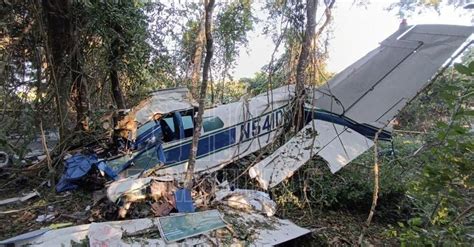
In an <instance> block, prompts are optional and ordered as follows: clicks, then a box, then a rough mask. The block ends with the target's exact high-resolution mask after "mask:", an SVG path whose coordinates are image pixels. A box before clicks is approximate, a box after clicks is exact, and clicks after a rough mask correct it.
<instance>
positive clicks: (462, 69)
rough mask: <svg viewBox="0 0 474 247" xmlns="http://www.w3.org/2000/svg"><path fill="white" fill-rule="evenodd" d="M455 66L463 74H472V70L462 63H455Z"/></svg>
mask: <svg viewBox="0 0 474 247" xmlns="http://www.w3.org/2000/svg"><path fill="white" fill-rule="evenodd" d="M454 68H455V69H456V70H457V71H458V72H459V73H461V74H463V75H472V71H471V70H470V69H469V68H468V67H466V66H464V65H462V64H460V63H456V64H454Z"/></svg>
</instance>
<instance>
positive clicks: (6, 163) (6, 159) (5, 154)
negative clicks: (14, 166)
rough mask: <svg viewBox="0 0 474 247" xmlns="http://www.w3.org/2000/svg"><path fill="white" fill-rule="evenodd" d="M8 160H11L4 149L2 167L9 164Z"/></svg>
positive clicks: (0, 162)
mask: <svg viewBox="0 0 474 247" xmlns="http://www.w3.org/2000/svg"><path fill="white" fill-rule="evenodd" d="M8 162H9V157H8V154H7V153H5V152H3V151H0V168H2V167H5V166H7V165H8Z"/></svg>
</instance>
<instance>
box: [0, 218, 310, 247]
mask: <svg viewBox="0 0 474 247" xmlns="http://www.w3.org/2000/svg"><path fill="white" fill-rule="evenodd" d="M223 214H224V215H223V216H222V212H218V211H217V210H209V211H202V212H196V213H190V214H179V215H176V216H169V217H162V218H142V219H133V220H125V221H110V222H101V223H92V224H86V225H78V226H72V227H65V228H59V229H52V228H45V229H40V230H36V231H33V232H29V233H25V234H22V235H19V236H16V237H13V238H10V239H6V240H3V241H1V242H0V244H14V245H15V246H26V245H27V246H36V247H49V246H71V245H72V244H81V243H82V244H90V246H97V245H92V243H107V245H106V246H150V245H152V246H196V245H199V246H206V245H216V244H217V245H234V246H242V245H250V246H271V245H277V244H281V243H284V242H286V241H289V240H292V239H295V238H298V237H300V236H302V235H305V234H308V233H309V232H310V231H309V230H308V229H305V228H301V227H299V226H297V225H295V224H293V223H291V222H290V221H288V220H281V219H278V218H275V217H265V216H263V215H259V214H248V213H241V212H237V211H232V212H227V211H226V212H224V213H223ZM197 216H201V217H197ZM202 216H204V218H202ZM221 217H224V218H225V219H226V221H229V222H230V224H229V225H227V224H226V223H225V222H224V220H222V218H221ZM172 219H178V221H179V222H178V223H177V222H174V221H173V220H172ZM203 219H206V220H207V221H204V220H203ZM194 220H196V221H198V222H201V225H198V224H197V222H196V221H194ZM181 226H182V227H183V228H181ZM192 226H198V228H196V229H193V227H192ZM163 227H164V228H163ZM160 229H161V230H164V229H166V230H164V231H165V232H166V233H172V232H171V231H172V230H173V229H174V230H176V232H175V233H174V234H171V235H169V234H168V235H167V236H170V238H168V239H165V237H164V236H163V235H161V237H160V231H161V230H160ZM211 229H218V230H211ZM232 229H233V230H232ZM181 230H182V231H181ZM237 230H238V231H239V232H241V231H246V230H247V233H246V234H251V235H252V236H253V237H251V238H250V239H240V237H242V236H238V235H235V234H234V233H236V232H237ZM198 232H200V233H198ZM189 234H196V235H194V236H192V237H189V236H190V235H189ZM179 236H186V237H184V238H182V239H181V240H176V238H178V237H179ZM166 240H168V241H173V242H166ZM249 240H251V241H250V242H249ZM111 243H114V244H111ZM99 246H103V245H99Z"/></svg>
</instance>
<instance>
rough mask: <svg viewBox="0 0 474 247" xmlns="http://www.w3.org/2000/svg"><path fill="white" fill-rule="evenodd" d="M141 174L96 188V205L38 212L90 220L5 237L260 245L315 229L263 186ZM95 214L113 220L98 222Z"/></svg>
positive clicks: (39, 242) (48, 241)
mask: <svg viewBox="0 0 474 247" xmlns="http://www.w3.org/2000/svg"><path fill="white" fill-rule="evenodd" d="M142 176H147V177H138V176H132V177H128V178H125V179H120V180H117V181H114V182H112V183H108V184H107V188H106V192H104V191H96V192H95V193H94V196H92V195H91V197H90V198H91V200H93V201H94V202H93V204H92V205H90V204H87V206H86V205H84V206H81V208H82V209H81V210H80V211H77V212H75V213H73V214H64V213H63V214H58V213H57V212H56V211H55V208H54V207H53V206H47V207H46V209H47V212H45V213H44V214H40V215H37V216H34V217H36V220H35V221H36V222H38V223H42V224H45V223H47V222H50V223H49V224H51V223H55V222H58V221H59V222H60V220H64V219H67V220H71V219H73V220H76V222H78V223H79V222H90V224H84V225H77V226H71V227H65V228H60V229H53V227H51V226H49V227H46V228H45V229H41V230H36V231H35V230H34V229H32V230H33V231H32V232H30V233H26V234H23V235H19V236H17V237H13V238H11V239H7V240H4V241H3V242H1V243H14V244H18V245H22V244H29V245H31V246H61V245H65V246H68V245H71V243H82V244H84V243H87V244H89V245H90V246H101V244H103V243H107V244H108V245H110V246H136V245H144V244H145V245H149V244H153V245H157V246H165V245H169V244H173V245H176V246H184V245H195V244H202V245H232V244H237V245H248V244H252V245H256V246H260V245H274V244H279V243H282V242H285V241H288V240H291V239H294V238H297V237H299V236H302V235H305V234H307V233H309V232H310V231H309V230H307V229H305V228H301V227H299V226H296V225H295V224H293V223H291V222H290V221H288V220H281V219H278V218H276V217H275V216H274V215H275V212H276V203H275V202H273V201H272V200H271V199H270V197H269V195H268V194H266V193H264V192H260V191H253V190H243V189H234V190H231V189H230V188H229V186H228V184H227V183H220V182H218V181H217V180H215V178H212V177H204V178H197V180H196V183H195V184H196V186H195V187H194V188H193V189H191V190H190V189H184V188H179V183H178V182H177V181H175V180H174V179H173V178H170V177H156V176H154V175H153V174H145V175H143V174H142ZM104 198H107V200H103V199H104ZM70 199H73V198H70ZM107 215H108V216H107ZM94 218H95V219H101V218H102V220H101V221H103V220H104V219H109V220H108V221H105V222H97V221H96V220H94ZM33 219H35V218H33ZM110 219H112V220H113V219H127V220H124V221H110ZM54 228H57V227H54Z"/></svg>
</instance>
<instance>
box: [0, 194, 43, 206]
mask: <svg viewBox="0 0 474 247" xmlns="http://www.w3.org/2000/svg"><path fill="white" fill-rule="evenodd" d="M37 196H40V194H39V193H38V192H37V191H32V192H30V193H28V194H26V195H24V196H22V197H12V198H8V199H5V200H1V201H0V206H1V205H5V204H10V203H16V202H24V201H27V200H30V199H32V198H35V197H37Z"/></svg>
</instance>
